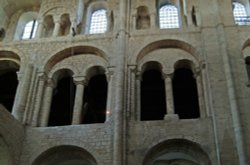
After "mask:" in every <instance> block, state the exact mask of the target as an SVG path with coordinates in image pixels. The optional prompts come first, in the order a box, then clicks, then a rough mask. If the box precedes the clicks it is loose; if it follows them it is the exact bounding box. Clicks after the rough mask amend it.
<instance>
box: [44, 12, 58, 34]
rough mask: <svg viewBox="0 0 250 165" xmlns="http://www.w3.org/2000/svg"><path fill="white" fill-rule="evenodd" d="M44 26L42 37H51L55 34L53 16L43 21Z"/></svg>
mask: <svg viewBox="0 0 250 165" xmlns="http://www.w3.org/2000/svg"><path fill="white" fill-rule="evenodd" d="M43 25H44V29H43V34H42V37H51V36H52V34H53V30H54V27H55V22H54V19H53V16H52V15H47V16H45V17H44V20H43Z"/></svg>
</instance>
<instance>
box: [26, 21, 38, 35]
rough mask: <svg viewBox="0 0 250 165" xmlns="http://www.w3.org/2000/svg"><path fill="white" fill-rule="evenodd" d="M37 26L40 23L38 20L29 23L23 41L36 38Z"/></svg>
mask: <svg viewBox="0 0 250 165" xmlns="http://www.w3.org/2000/svg"><path fill="white" fill-rule="evenodd" d="M37 25H38V23H37V21H36V20H32V21H30V22H28V23H27V24H26V25H25V27H24V31H23V35H22V39H32V38H34V37H35V34H36V30H37Z"/></svg>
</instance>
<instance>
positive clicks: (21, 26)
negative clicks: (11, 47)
mask: <svg viewBox="0 0 250 165" xmlns="http://www.w3.org/2000/svg"><path fill="white" fill-rule="evenodd" d="M37 17H38V13H37V12H33V11H29V12H25V13H23V14H22V15H21V16H20V17H19V19H18V22H17V26H16V32H15V35H14V39H15V40H23V39H32V38H34V37H35V34H36V30H37V26H38V23H37Z"/></svg>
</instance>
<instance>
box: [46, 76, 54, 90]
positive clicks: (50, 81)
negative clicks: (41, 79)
mask: <svg viewBox="0 0 250 165" xmlns="http://www.w3.org/2000/svg"><path fill="white" fill-rule="evenodd" d="M46 86H47V87H51V88H55V87H56V83H55V81H54V80H53V79H52V78H49V79H47V83H46Z"/></svg>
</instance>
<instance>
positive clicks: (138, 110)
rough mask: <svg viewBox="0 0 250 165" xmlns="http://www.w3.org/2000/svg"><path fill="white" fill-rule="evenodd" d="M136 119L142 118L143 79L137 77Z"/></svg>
mask: <svg viewBox="0 0 250 165" xmlns="http://www.w3.org/2000/svg"><path fill="white" fill-rule="evenodd" d="M136 119H137V120H140V119H141V80H140V78H139V77H137V79H136Z"/></svg>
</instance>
